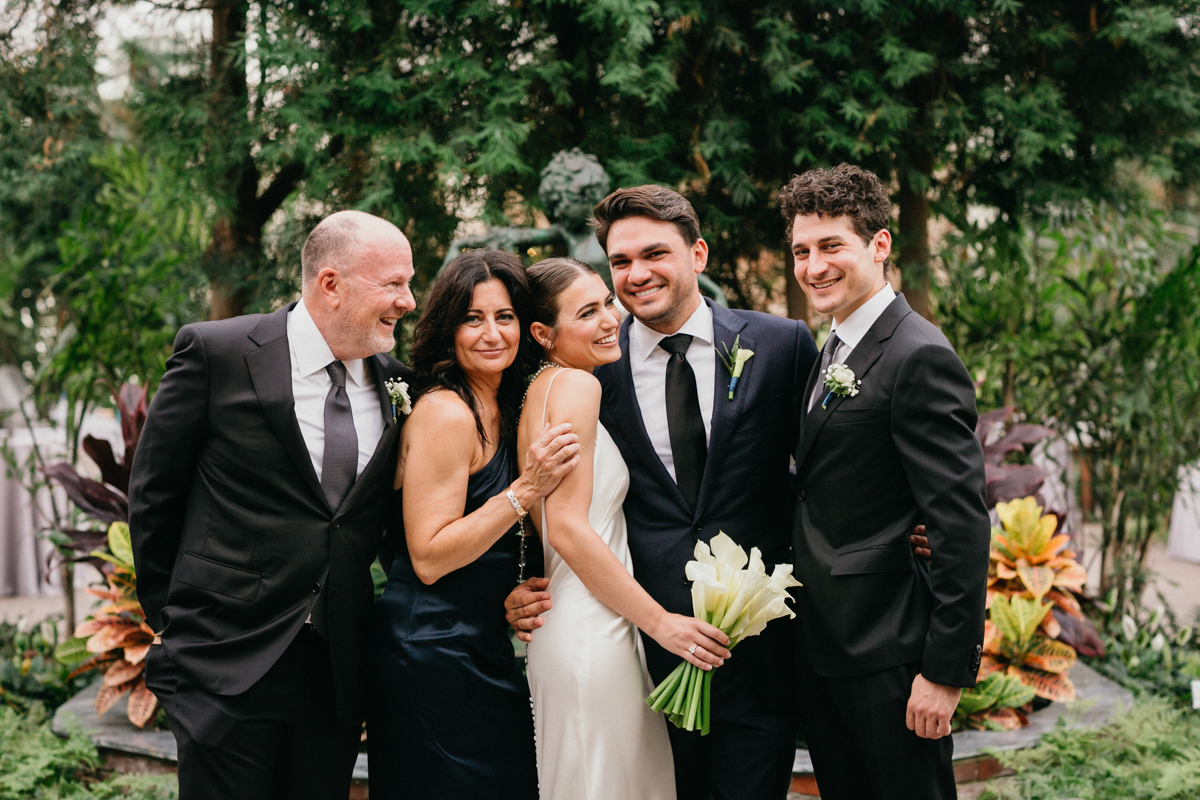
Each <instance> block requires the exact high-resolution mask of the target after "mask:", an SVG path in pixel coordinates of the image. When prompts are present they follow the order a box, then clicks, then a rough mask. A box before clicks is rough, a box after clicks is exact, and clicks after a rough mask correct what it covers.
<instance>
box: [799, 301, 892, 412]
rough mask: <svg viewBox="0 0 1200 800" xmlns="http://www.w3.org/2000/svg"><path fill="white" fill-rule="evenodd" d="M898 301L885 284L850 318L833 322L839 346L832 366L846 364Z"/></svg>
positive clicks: (815, 395)
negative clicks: (890, 306)
mask: <svg viewBox="0 0 1200 800" xmlns="http://www.w3.org/2000/svg"><path fill="white" fill-rule="evenodd" d="M895 299H896V292H895V291H894V290H893V289H892V287H891V284H889V283H886V282H885V283H884V284H883V288H882V289H880V290H879V291H878V292H876V293H875V294H874V295H872V297H871V299H870V300H868V301H867V302H865V303H863V304H862V305H861V306H859V307H858V308H856V309H854V311H853V313H851V314H850V316H848V317H846V319H845V320H843V321H842V322H841V324H839V323H838V321H837V320H836V319H835V320H833V325H832V328H831V329H830V331H829V335H830V336H832V335H833V334H834V333H837V335H838V346H837V349H836V350H834V351H833V359H832V360H831V361H830V362H829V363H830V364H845V363H846V359H847V358H849V357H850V354H851V353H852V352H854V348H856V347H858V343H859V342H861V341H862V339H863V337H864V336H866V335H867V331H869V330H871V326H872V325H874V324H875V320H877V319H879V317H880V315H882V314H883V312H884V311H886V310H887V307H888V306H889V305H891V302H892V301H893V300H895ZM821 394H822V393H821V392H819V391H815V390H814V391H813V394H812V396H811V397H809V399H808V409H809V410H810V411H811V410H812V407H813V406H814V405H816V402H817V398H818V397H820V396H821Z"/></svg>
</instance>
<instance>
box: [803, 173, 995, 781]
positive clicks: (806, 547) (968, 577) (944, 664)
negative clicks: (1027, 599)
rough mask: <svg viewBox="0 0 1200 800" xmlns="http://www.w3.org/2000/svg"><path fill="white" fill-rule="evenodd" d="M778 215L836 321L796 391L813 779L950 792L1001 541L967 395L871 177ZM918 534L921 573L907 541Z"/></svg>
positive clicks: (824, 309)
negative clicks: (893, 282) (907, 274)
mask: <svg viewBox="0 0 1200 800" xmlns="http://www.w3.org/2000/svg"><path fill="white" fill-rule="evenodd" d="M780 205H781V207H782V212H783V216H784V219H785V220H786V221H787V229H788V234H789V235H790V238H791V245H792V255H793V257H794V259H795V272H796V278H797V280H798V281H799V282H800V286H801V287H802V288H803V289H804V292H805V294H806V295H807V296H808V298H809V301H810V302H811V303H812V304H813V307H814V308H815V309H816V310H817V311H818V312H820V313H822V314H828V315H831V316H832V317H833V332H832V333H831V335H830V338H829V340H828V341H827V342H826V345H825V347H824V349H823V351H822V355H821V361H820V363H819V364H818V365H815V366H814V367H813V369H812V371H811V373H810V375H809V376H808V380H807V385H806V386H805V388H804V389H803V391H802V392H801V393H800V394H799V398H798V399H799V409H798V410H799V416H800V419H801V425H800V437H799V441H798V444H797V446H796V451H795V460H796V465H797V492H796V504H795V513H794V522H793V528H792V538H793V545H794V549H795V559H796V571H795V574H796V577H797V579H798V580H800V581H801V582H803V584H804V588H803V589H800V590H798V591H797V592H796V596H797V598H798V599H797V610H798V612H799V616H800V622H801V624H800V629H801V635H800V636H798V637H797V647H796V653H797V683H798V691H797V695H798V699H799V701H800V707H801V719H802V720H803V725H804V733H805V738H806V741H807V743H808V747H809V752H810V754H811V755H812V760H813V767H814V770H815V773H816V779H817V784H818V785H819V786H820V789H821V796H822V797H824V798H828V799H829V800H838V799H839V798H846V799H847V800H858V799H860V798H875V799H876V800H884V799H886V798H913V799H914V800H916V798H921V800H932V799H934V798H953V797H955V796H956V795H955V786H954V773H953V767H952V763H951V759H952V755H953V745H952V743H951V739H950V737H949V733H950V717H951V715H952V714H953V713H954V708H955V706H956V705H957V704H958V699H959V695H960V694H961V690H962V687H970V686H974V684H975V676H976V671H977V670H978V668H979V661H980V654H981V646H982V642H983V622H984V598H985V593H986V582H987V565H988V543H989V536H990V533H989V531H990V524H989V521H988V514H987V511H986V509H985V507H984V497H983V493H984V468H983V452H982V449H981V448H980V445H979V442H978V440H977V439H976V438H975V420H976V410H975V392H974V387H973V385H972V382H971V378H970V376H969V375H968V373H967V370H966V368H965V367H964V366H963V364H962V362H961V361H960V360H959V358H958V356H957V355H956V354H955V352H954V349H953V348H952V347H951V345H950V343H949V342H948V341H947V340H946V338H945V337H944V336H943V335H942V334H941V332H940V331H939V330H938V329H937V328H936V327H934V326H933V325H932V324H930V323H929V322H928V321H926V320H925V319H923V318H922V317H920V316H919V315H918V314H916V313H914V312H913V311H912V309H911V308H910V307H909V306H908V303H907V302H905V300H904V297H903V296H902V295H897V294H896V293H895V292H893V291H892V289H891V287H890V286H889V285H888V284H887V282H886V281H885V280H884V266H885V264H886V263H887V260H888V256H889V254H890V252H891V235H890V234H889V232H888V230H887V225H888V220H889V212H890V204H889V201H888V195H887V190H886V189H885V188H884V187H883V185H882V183H881V182H880V181H879V179H878V178H877V177H876V176H875V175H874V174H872V173H870V172H867V171H866V170H862V169H860V168H858V167H853V166H848V165H845V164H843V165H842V166H840V167H837V168H836V169H833V170H829V171H826V170H813V171H810V172H807V173H805V174H803V175H800V176H797V177H795V178H793V179H792V181H791V182H790V183H788V184H787V186H785V187H784V188H783V190H782V192H781V194H780ZM831 365H842V366H841V368H840V369H836V370H833V377H834V378H836V380H830V381H827V380H826V378H827V373H826V370H827V368H829V367H830V366H831ZM917 523H924V525H925V527H926V530H925V533H926V536H927V537H928V540H929V545H930V549H932V551H933V557H932V561H931V562H928V563H926V562H925V560H924V559H921V558H917V557H915V556H914V554H913V552H912V550H911V548H910V546H909V539H908V532H909V530H910V529H912V528H913V526H914V525H915V524H917Z"/></svg>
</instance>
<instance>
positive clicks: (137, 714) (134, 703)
mask: <svg viewBox="0 0 1200 800" xmlns="http://www.w3.org/2000/svg"><path fill="white" fill-rule="evenodd" d="M157 708H158V698H157V697H155V696H154V692H152V691H150V689H149V688H147V686H146V681H145V680H140V681H138V682H137V684H136V685H135V686H134V687H133V690H132V691H131V692H130V694H129V710H128V711H127V712H126V713H127V714H128V716H129V721H130V722H132V723H133V724H134V725H137V726H138V727H139V728H144V727H146V723H147V722H149V721H150V718H151V717H153V716H154V711H155V709H157Z"/></svg>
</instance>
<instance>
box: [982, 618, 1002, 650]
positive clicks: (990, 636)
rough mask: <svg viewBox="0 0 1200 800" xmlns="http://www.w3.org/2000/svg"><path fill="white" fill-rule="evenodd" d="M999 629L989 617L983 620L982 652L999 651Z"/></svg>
mask: <svg viewBox="0 0 1200 800" xmlns="http://www.w3.org/2000/svg"><path fill="white" fill-rule="evenodd" d="M999 640H1000V630H999V629H998V628H997V627H996V623H994V622H992V621H991V620H990V619H986V620H984V621H983V652H984V653H986V654H988V655H993V656H994V655H996V654H998V653H999V652H1000V641H999Z"/></svg>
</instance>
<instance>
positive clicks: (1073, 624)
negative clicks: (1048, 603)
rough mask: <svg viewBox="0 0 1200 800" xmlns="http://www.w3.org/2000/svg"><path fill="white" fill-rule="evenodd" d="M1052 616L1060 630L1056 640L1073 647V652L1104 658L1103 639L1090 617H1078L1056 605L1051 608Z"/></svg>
mask: <svg viewBox="0 0 1200 800" xmlns="http://www.w3.org/2000/svg"><path fill="white" fill-rule="evenodd" d="M1053 613H1054V618H1055V619H1056V620H1058V624H1059V627H1061V628H1062V631H1060V632H1059V634H1058V640H1059V641H1060V642H1062V643H1063V644H1068V645H1070V646H1071V647H1073V648H1075V652H1076V653H1078V654H1079V655H1081V656H1088V657H1089V658H1104V640H1103V639H1101V638H1100V632H1099V631H1098V630H1096V626H1095V625H1093V624H1092V621H1091V620H1090V619H1086V618H1084V619H1079V618H1078V617H1075V616H1072V615H1071V614H1068V613H1067V612H1066V611H1064V610H1062V609H1061V608H1059V607H1058V606H1055V607H1054V608H1053Z"/></svg>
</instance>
